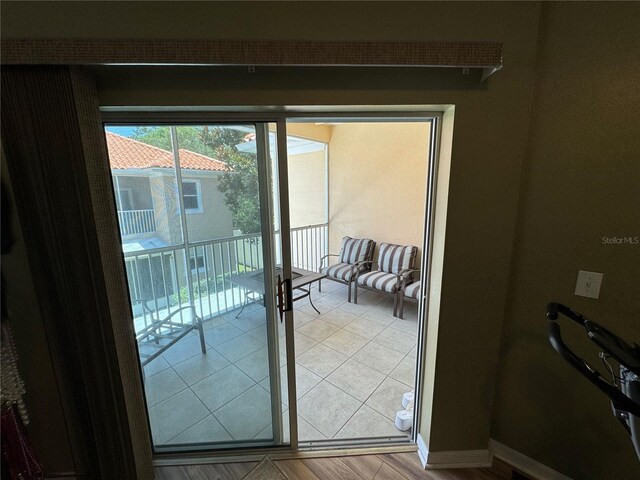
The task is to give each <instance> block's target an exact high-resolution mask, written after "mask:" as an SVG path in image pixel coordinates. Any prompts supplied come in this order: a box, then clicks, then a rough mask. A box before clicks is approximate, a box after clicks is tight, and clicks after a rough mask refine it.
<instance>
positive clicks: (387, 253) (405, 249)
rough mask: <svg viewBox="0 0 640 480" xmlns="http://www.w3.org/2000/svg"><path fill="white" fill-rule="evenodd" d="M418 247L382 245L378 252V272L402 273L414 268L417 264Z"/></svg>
mask: <svg viewBox="0 0 640 480" xmlns="http://www.w3.org/2000/svg"><path fill="white" fill-rule="evenodd" d="M417 253H418V247H414V246H412V245H406V246H405V245H394V244H392V243H381V244H380V251H379V252H378V270H380V271H381V272H387V273H400V272H401V271H402V270H407V269H409V268H413V267H414V266H415V263H416V255H417Z"/></svg>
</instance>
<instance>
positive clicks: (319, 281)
mask: <svg viewBox="0 0 640 480" xmlns="http://www.w3.org/2000/svg"><path fill="white" fill-rule="evenodd" d="M318 291H319V292H320V293H322V279H320V280H318Z"/></svg>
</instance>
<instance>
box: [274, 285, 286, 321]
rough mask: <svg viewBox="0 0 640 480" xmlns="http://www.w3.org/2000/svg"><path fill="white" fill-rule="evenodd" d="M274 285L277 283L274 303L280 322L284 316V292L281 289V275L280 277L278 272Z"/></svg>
mask: <svg viewBox="0 0 640 480" xmlns="http://www.w3.org/2000/svg"><path fill="white" fill-rule="evenodd" d="M276 285H277V290H278V291H277V296H278V298H277V300H276V304H277V307H278V314H279V315H280V322H282V318H283V316H284V298H283V297H284V292H283V290H282V277H280V274H278V279H277V280H276Z"/></svg>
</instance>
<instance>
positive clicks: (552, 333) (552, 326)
mask: <svg viewBox="0 0 640 480" xmlns="http://www.w3.org/2000/svg"><path fill="white" fill-rule="evenodd" d="M558 313H562V314H563V315H564V316H566V317H568V318H570V319H571V320H573V321H575V322H576V323H579V324H580V325H583V326H584V324H585V321H587V319H586V318H585V317H583V316H582V315H580V314H579V313H577V312H574V311H573V310H571V309H570V308H569V307H567V306H565V305H562V304H560V303H550V304H549V305H547V318H549V320H551V322H549V330H548V334H549V342H550V343H551V346H552V347H553V349H554V350H555V351H556V352H558V353H559V354H560V355H561V356H562V358H564V359H565V360H566V361H567V362H568V363H569V364H570V365H571V366H572V367H573V368H575V369H576V370H578V371H579V372H580V373H581V374H582V375H583V376H584V377H585V378H587V380H589V381H590V382H591V383H593V384H594V385H595V386H596V387H597V388H598V389H599V390H600V391H602V392H603V393H604V394H605V395H607V396H608V397H609V398H610V399H611V401H612V402H613V404H614V406H615V407H616V408H618V409H620V410H624V411H627V412H629V413H631V414H632V415H635V416H637V417H640V405H638V404H637V403H636V402H634V401H632V400H631V399H630V398H629V397H627V396H626V395H625V394H624V393H622V392H621V391H620V390H618V388H617V387H615V386H614V385H611V384H610V383H609V382H607V381H606V380H604V379H603V378H602V376H601V375H600V372H598V371H597V370H596V369H594V368H592V367H591V366H590V365H589V364H588V363H587V362H586V361H585V360H584V359H582V358H580V357H579V356H577V355H576V354H575V353H573V351H572V350H571V349H570V348H569V347H567V345H566V344H565V343H564V341H563V340H562V334H561V333H560V325H558V324H557V323H556V322H555V321H554V320H557V319H558Z"/></svg>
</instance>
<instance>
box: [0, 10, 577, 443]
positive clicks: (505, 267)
mask: <svg viewBox="0 0 640 480" xmlns="http://www.w3.org/2000/svg"><path fill="white" fill-rule="evenodd" d="M179 5H180V6H179V8H177V7H176V4H174V3H172V2H158V3H153V4H152V3H151V2H140V3H134V2H130V3H123V4H119V5H118V8H113V5H112V4H109V3H107V2H104V3H103V2H86V3H72V2H65V3H56V4H50V3H44V2H16V3H11V2H4V3H3V15H2V18H1V22H2V35H3V37H5V38H47V37H48V38H89V39H91V38H124V39H126V38H148V39H153V38H167V37H171V38H175V39H180V38H190V39H195V38H218V39H223V38H236V39H243V38H251V39H287V40H297V39H300V40H327V39H331V40H334V41H350V40H360V41H459V40H461V39H465V40H469V39H471V40H477V41H500V42H502V43H503V47H504V49H503V56H504V65H505V66H504V68H503V69H502V70H501V71H500V72H498V73H497V74H495V75H494V76H492V77H491V78H489V80H488V81H486V82H485V83H481V82H480V75H479V73H478V72H476V71H472V72H471V74H469V75H463V73H462V72H461V71H460V70H459V69H423V68H406V69H405V68H376V69H371V68H267V67H257V68H256V72H255V73H249V72H248V71H247V69H246V68H243V67H229V68H177V67H142V66H137V67H136V66H133V67H116V66H102V67H96V68H94V71H95V73H96V81H97V83H98V94H99V97H100V103H101V105H160V104H165V105H249V106H256V105H349V106H354V105H384V104H387V105H416V104H418V105H442V104H447V105H455V106H456V111H455V114H456V118H455V131H454V135H453V139H452V142H453V144H452V150H451V152H452V153H451V177H450V183H449V191H450V197H449V204H448V212H447V227H446V239H445V246H444V252H445V255H444V259H443V271H444V276H443V278H442V279H441V284H440V287H441V294H440V297H441V303H440V326H439V329H438V339H437V345H438V350H437V353H436V355H435V358H434V362H435V367H434V368H435V378H434V379H433V381H435V389H434V395H433V399H432V400H433V407H432V422H431V424H430V425H429V426H425V428H430V429H431V435H430V436H429V445H428V447H429V449H430V450H432V451H449V450H476V449H486V448H487V442H488V438H489V433H490V425H491V414H492V410H493V409H492V406H493V395H494V386H495V372H496V366H497V363H498V351H499V343H500V341H499V338H500V331H501V327H502V320H503V318H502V306H503V305H504V304H505V299H506V291H507V284H508V274H509V264H510V260H511V251H512V244H513V235H514V227H515V219H516V211H517V208H516V207H517V200H518V195H519V188H520V177H521V165H522V162H523V159H524V152H525V147H526V137H527V129H528V124H529V106H530V103H529V102H530V96H531V86H532V80H533V68H534V58H535V51H536V42H537V35H538V19H539V4H538V3H537V2H531V3H529V2H522V3H521V2H517V3H516V2H513V3H511V2H495V3H490V2H469V3H467V2H394V3H393V6H392V7H390V5H389V4H387V3H384V2H371V3H366V4H365V3H364V2H335V3H333V4H332V5H331V8H327V6H326V5H325V4H324V3H322V2H290V3H289V2H273V3H267V2H227V3H224V2H216V3H215V4H214V3H213V2H181V3H180V4H179ZM571 8H574V9H576V10H577V9H580V8H581V5H579V4H575V6H573V7H571ZM151 12H152V14H151ZM356 18H357V19H358V21H357V22H354V21H351V20H352V19H356ZM460 352H464V355H461V354H460ZM470 359H472V361H470ZM461 379H464V381H461ZM427 380H428V381H430V379H427Z"/></svg>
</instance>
